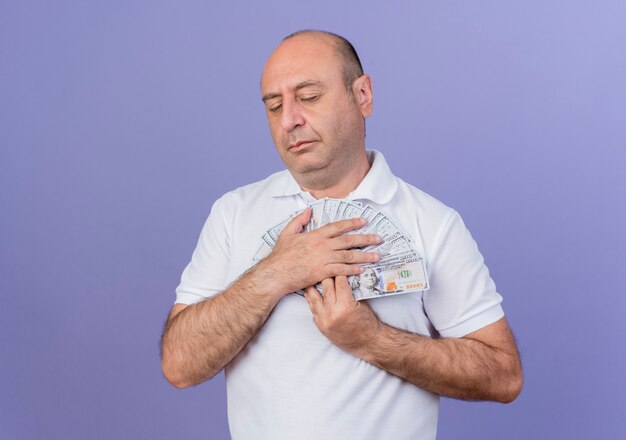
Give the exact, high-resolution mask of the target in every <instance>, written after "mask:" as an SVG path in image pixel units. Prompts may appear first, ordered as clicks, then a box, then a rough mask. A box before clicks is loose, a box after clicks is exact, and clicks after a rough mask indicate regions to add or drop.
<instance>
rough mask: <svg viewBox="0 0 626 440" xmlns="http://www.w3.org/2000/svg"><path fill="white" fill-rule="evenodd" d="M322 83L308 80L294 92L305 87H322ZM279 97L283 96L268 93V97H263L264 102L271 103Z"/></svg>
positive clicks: (295, 88) (298, 85)
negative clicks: (270, 101)
mask: <svg viewBox="0 0 626 440" xmlns="http://www.w3.org/2000/svg"><path fill="white" fill-rule="evenodd" d="M321 85H322V83H321V82H319V81H313V80H307V81H302V82H301V83H298V84H296V86H295V87H294V90H295V91H296V92H297V91H298V90H300V89H304V88H305V87H311V86H321ZM279 96H281V94H280V93H268V94H267V95H263V99H262V100H263V102H266V101H269V100H270V99H274V98H278V97H279Z"/></svg>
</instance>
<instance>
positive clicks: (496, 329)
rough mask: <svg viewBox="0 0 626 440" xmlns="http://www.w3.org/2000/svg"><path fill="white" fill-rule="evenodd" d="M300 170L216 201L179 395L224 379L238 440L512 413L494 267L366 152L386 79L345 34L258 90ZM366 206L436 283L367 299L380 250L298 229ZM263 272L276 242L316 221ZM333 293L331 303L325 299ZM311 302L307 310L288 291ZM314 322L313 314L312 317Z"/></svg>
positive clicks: (182, 348) (177, 382)
mask: <svg viewBox="0 0 626 440" xmlns="http://www.w3.org/2000/svg"><path fill="white" fill-rule="evenodd" d="M261 92H262V96H263V102H264V103H265V107H266V114H267V118H268V121H269V126H270V131H271V134H272V138H273V140H274V143H275V145H276V148H277V150H278V153H279V155H280V156H281V158H282V160H283V162H284V163H285V165H286V167H287V170H288V171H287V170H286V171H282V172H279V173H276V174H274V175H272V176H270V177H268V178H267V179H265V180H263V181H261V182H257V183H253V184H251V185H247V186H244V187H242V188H238V189H236V190H234V191H232V192H230V193H227V194H226V195H224V196H223V197H222V198H220V199H219V200H218V201H216V202H215V204H214V206H213V209H212V210H211V214H210V216H209V218H208V219H207V222H206V224H205V226H204V228H203V230H202V233H201V235H200V239H199V242H198V246H197V248H196V250H195V252H194V254H193V257H192V260H191V262H190V263H189V265H188V266H187V268H186V269H185V271H184V273H183V276H182V281H181V284H180V286H179V287H178V288H177V299H176V304H175V305H174V306H173V308H172V311H171V313H170V315H169V318H168V321H167V323H166V328H165V330H164V334H163V340H162V356H163V357H162V367H163V372H164V374H165V377H166V378H167V379H168V381H170V382H171V383H172V384H173V385H174V386H176V387H178V388H184V387H188V386H192V385H196V384H198V383H201V382H203V381H205V380H207V379H209V378H211V377H212V376H214V375H215V374H217V373H218V372H219V371H221V370H222V369H225V376H226V384H227V393H228V414H229V425H230V430H231V435H232V437H233V438H234V439H308V438H311V439H313V438H315V439H319V438H323V439H344V438H355V439H404V438H419V439H428V438H434V437H435V435H436V425H437V412H438V401H439V395H445V396H450V397H455V398H460V399H477V400H494V401H500V402H510V401H512V400H513V399H515V397H516V396H517V395H518V394H519V392H520V390H521V386H522V372H521V367H520V361H519V356H518V353H517V349H516V347H515V343H514V340H513V337H512V335H511V332H510V330H509V327H508V325H507V322H506V320H505V318H504V315H503V312H502V308H501V307H500V302H501V297H500V295H498V293H496V291H495V286H494V284H493V281H492V280H491V278H490V277H489V273H488V271H487V268H486V267H485V266H484V264H483V260H482V257H481V255H480V253H479V252H478V249H477V247H476V245H475V243H474V241H473V240H472V238H471V236H470V235H469V232H468V231H467V230H466V229H465V227H464V225H463V222H462V221H461V219H460V217H459V216H458V214H457V213H456V212H455V211H453V210H452V209H450V208H448V207H446V206H444V205H443V204H441V203H440V202H438V201H437V200H435V199H433V198H432V197H430V196H428V195H426V194H424V193H422V192H420V191H419V190H417V189H415V188H414V187H412V186H410V185H409V184H407V183H405V182H403V181H402V180H400V179H398V178H397V177H395V176H394V175H393V174H392V173H391V171H390V170H389V168H388V166H387V164H386V162H385V159H384V157H383V156H382V154H380V153H379V152H375V151H366V149H365V118H367V117H368V116H369V115H370V113H371V111H372V102H373V99H372V84H371V80H370V78H369V76H368V75H364V74H363V72H362V68H361V66H360V62H359V60H358V57H357V55H356V52H354V49H353V48H352V46H351V45H350V44H349V43H348V42H347V41H346V40H344V39H342V38H341V37H339V36H336V35H334V34H328V33H323V32H312V31H303V32H299V33H296V34H294V35H291V36H289V37H287V38H286V39H285V40H284V41H283V42H282V43H281V44H280V45H279V46H278V48H277V49H276V50H275V51H274V52H273V53H272V55H271V56H270V58H269V59H268V61H267V63H266V65H265V68H264V71H263V75H262V81H261ZM323 197H332V198H347V199H350V200H356V201H360V202H362V203H368V204H371V205H372V206H374V207H376V208H377V209H379V210H380V211H382V212H384V213H385V214H386V215H388V216H390V218H392V219H394V220H395V221H397V222H398V223H399V226H400V227H401V228H402V229H403V230H405V231H406V232H407V233H408V234H410V235H411V237H412V239H413V242H414V244H415V247H416V250H417V251H418V252H419V253H420V255H422V257H423V258H424V259H425V261H426V267H427V270H428V272H429V274H428V275H429V281H430V289H429V290H428V291H424V292H413V293H407V294H403V295H396V296H390V297H381V298H377V299H372V300H367V301H360V302H357V301H355V300H354V298H353V297H352V290H351V287H350V286H349V284H348V281H347V277H348V276H350V275H358V274H360V273H362V269H361V267H360V264H363V263H371V262H375V261H377V260H378V259H379V256H378V255H377V254H375V253H370V252H362V251H358V250H355V249H354V248H362V247H364V246H368V245H371V244H375V243H378V242H379V241H380V237H378V236H376V235H372V234H347V233H348V232H350V231H353V230H356V229H359V228H361V227H362V226H363V225H364V224H365V221H364V220H362V219H360V220H359V219H352V220H345V221H340V222H335V223H331V224H329V225H326V226H324V227H322V228H320V229H318V230H315V231H310V232H301V231H302V229H303V226H304V225H306V224H307V223H308V222H309V219H310V215H311V211H310V209H304V208H306V206H307V204H308V203H311V202H312V201H314V200H315V199H320V198H323ZM302 209H304V211H303V212H302V213H301V214H300V215H298V216H296V217H295V218H294V219H293V220H292V221H291V222H290V223H289V224H288V226H287V227H286V228H285V229H284V231H283V232H282V234H281V235H280V238H279V240H278V242H277V244H276V246H275V247H274V249H273V250H272V252H271V253H270V254H269V256H267V257H266V258H264V259H263V260H262V261H260V262H259V263H258V264H256V265H254V261H253V257H254V255H255V252H256V251H257V249H258V247H259V243H260V241H259V240H260V237H261V235H262V234H263V232H264V231H265V230H267V229H268V228H270V227H272V226H273V225H275V224H278V223H279V222H280V221H281V220H283V219H284V218H286V217H287V216H288V215H289V214H291V213H293V212H295V211H297V210H302ZM320 281H321V283H322V288H323V293H324V294H323V297H322V296H321V295H319V293H318V292H317V290H316V289H315V288H314V287H311V286H314V285H315V284H316V283H318V282H320ZM303 289H304V290H306V295H305V296H306V301H305V300H304V299H303V298H302V297H300V296H298V295H291V294H290V293H291V292H296V291H299V290H303ZM311 318H312V319H311Z"/></svg>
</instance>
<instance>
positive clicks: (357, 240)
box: [332, 234, 382, 250]
mask: <svg viewBox="0 0 626 440" xmlns="http://www.w3.org/2000/svg"><path fill="white" fill-rule="evenodd" d="M381 241H382V237H381V236H380V235H377V234H345V235H341V236H339V237H335V238H333V239H332V244H333V248H334V249H335V250H340V249H350V248H355V247H365V246H371V245H374V244H378V243H380V242H381Z"/></svg>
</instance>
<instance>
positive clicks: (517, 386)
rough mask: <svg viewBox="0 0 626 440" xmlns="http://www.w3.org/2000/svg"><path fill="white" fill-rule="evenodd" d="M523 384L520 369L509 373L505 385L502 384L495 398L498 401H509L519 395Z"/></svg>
mask: <svg viewBox="0 0 626 440" xmlns="http://www.w3.org/2000/svg"><path fill="white" fill-rule="evenodd" d="M523 386H524V375H523V373H522V370H521V369H520V370H519V371H516V372H515V373H514V374H512V375H511V377H510V378H509V380H508V381H507V383H506V384H505V386H503V387H502V389H501V390H500V392H499V393H498V395H497V397H496V399H495V400H496V401H497V402H500V403H511V402H513V401H514V400H515V399H517V397H518V396H519V395H520V393H521V392H522V388H523Z"/></svg>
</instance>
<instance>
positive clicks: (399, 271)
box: [254, 198, 429, 300]
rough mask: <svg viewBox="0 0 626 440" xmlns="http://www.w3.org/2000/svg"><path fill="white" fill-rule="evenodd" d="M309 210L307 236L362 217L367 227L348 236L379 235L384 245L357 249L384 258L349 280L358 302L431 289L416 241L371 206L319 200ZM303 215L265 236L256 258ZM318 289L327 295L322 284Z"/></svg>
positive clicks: (268, 250) (260, 256) (305, 230)
mask: <svg viewBox="0 0 626 440" xmlns="http://www.w3.org/2000/svg"><path fill="white" fill-rule="evenodd" d="M309 208H310V209H311V219H310V221H309V223H308V224H307V225H306V226H305V227H304V228H303V232H305V233H306V232H310V231H314V230H316V229H319V228H321V227H323V226H325V225H327V224H329V223H332V222H336V221H341V220H347V219H352V218H359V217H361V218H364V219H366V220H367V223H366V224H365V225H364V226H363V227H362V228H359V229H357V230H353V231H350V232H348V234H377V235H379V236H380V237H381V241H380V243H377V244H373V245H370V246H365V247H362V248H354V249H355V250H360V251H365V252H377V253H378V254H379V255H380V257H381V258H380V260H379V261H377V262H376V263H369V264H363V265H362V266H363V269H364V270H363V272H362V273H361V274H360V275H357V276H352V277H349V278H348V282H349V283H350V285H351V286H352V290H353V296H354V298H355V299H357V300H362V299H368V298H375V297H380V296H389V295H397V294H401V293H408V292H414V291H420V290H427V289H428V288H429V284H428V277H427V274H426V268H425V265H424V261H423V258H422V257H421V255H420V254H419V253H418V252H417V251H416V250H415V248H414V244H413V240H412V239H411V237H410V236H409V235H408V234H406V233H404V232H403V231H402V230H401V229H400V228H399V227H398V226H397V224H396V223H395V222H394V221H392V220H391V219H390V218H389V217H388V216H387V215H385V214H384V213H382V212H380V211H379V210H377V209H376V208H374V207H373V206H371V205H363V204H361V203H359V202H355V201H351V200H339V199H331V198H325V199H321V200H317V201H316V202H314V203H311V204H310V205H309ZM301 212H302V211H298V212H295V213H293V214H292V215H291V216H289V218H287V219H285V220H283V221H282V222H280V223H278V224H277V225H275V226H273V227H271V228H269V229H268V230H267V231H266V232H265V233H264V234H263V235H262V236H261V246H260V247H259V249H258V250H257V252H256V253H255V255H254V260H255V261H260V260H262V259H263V258H265V257H266V256H267V255H269V254H270V253H271V252H272V249H273V248H274V246H275V245H276V243H277V242H278V239H279V237H280V234H281V233H282V232H283V230H284V229H285V227H286V226H287V224H288V223H289V222H290V221H291V220H292V218H293V217H294V216H295V215H298V214H300V213H301ZM315 287H316V288H317V290H318V291H319V292H320V293H323V292H322V285H321V283H318V284H317V285H316V286H315ZM297 293H299V294H303V293H304V292H302V291H300V292H297Z"/></svg>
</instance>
